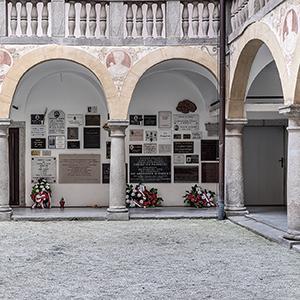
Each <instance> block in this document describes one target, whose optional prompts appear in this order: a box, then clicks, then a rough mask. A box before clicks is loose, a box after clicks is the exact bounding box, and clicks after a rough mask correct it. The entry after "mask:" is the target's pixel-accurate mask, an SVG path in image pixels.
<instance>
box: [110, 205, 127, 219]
mask: <svg viewBox="0 0 300 300" xmlns="http://www.w3.org/2000/svg"><path fill="white" fill-rule="evenodd" d="M106 219H107V221H129V211H128V208H126V207H110V208H108V209H107V214H106Z"/></svg>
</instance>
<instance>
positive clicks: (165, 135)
mask: <svg viewBox="0 0 300 300" xmlns="http://www.w3.org/2000/svg"><path fill="white" fill-rule="evenodd" d="M158 140H159V142H160V143H161V144H170V143H171V142H172V132H171V130H163V131H159V132H158Z"/></svg>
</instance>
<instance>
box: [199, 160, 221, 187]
mask: <svg viewBox="0 0 300 300" xmlns="http://www.w3.org/2000/svg"><path fill="white" fill-rule="evenodd" d="M201 182H203V183H218V182H219V163H217V162H216V163H202V164H201Z"/></svg>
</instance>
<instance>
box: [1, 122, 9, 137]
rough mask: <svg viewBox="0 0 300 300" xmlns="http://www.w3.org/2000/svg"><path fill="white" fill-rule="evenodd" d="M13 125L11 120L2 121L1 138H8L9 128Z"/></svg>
mask: <svg viewBox="0 0 300 300" xmlns="http://www.w3.org/2000/svg"><path fill="white" fill-rule="evenodd" d="M10 124H11V120H10V119H0V138H7V136H8V131H7V129H8V127H9V126H10Z"/></svg>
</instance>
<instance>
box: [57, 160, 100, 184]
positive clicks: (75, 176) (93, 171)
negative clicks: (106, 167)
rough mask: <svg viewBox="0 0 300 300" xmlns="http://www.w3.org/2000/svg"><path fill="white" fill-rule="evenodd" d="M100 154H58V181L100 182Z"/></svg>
mask: <svg viewBox="0 0 300 300" xmlns="http://www.w3.org/2000/svg"><path fill="white" fill-rule="evenodd" d="M100 167H101V166H100V154H60V155H59V183H100Z"/></svg>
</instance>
